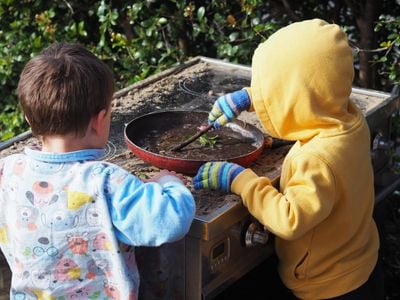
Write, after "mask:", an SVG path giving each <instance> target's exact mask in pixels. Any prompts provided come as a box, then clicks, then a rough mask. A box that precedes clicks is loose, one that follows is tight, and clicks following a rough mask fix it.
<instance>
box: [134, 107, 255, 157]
mask: <svg viewBox="0 0 400 300" xmlns="http://www.w3.org/2000/svg"><path fill="white" fill-rule="evenodd" d="M207 116H208V112H203V111H195V112H193V111H190V112H188V111H164V112H158V113H152V114H148V115H145V116H142V117H139V118H137V119H135V120H133V121H132V122H131V123H129V124H128V125H127V128H126V134H127V138H128V139H129V140H130V141H131V142H132V143H133V144H135V145H136V146H137V147H139V148H141V149H143V150H146V151H149V152H152V153H155V154H157V155H162V156H165V157H171V158H180V159H190V160H202V161H206V160H229V159H232V158H235V157H240V156H245V155H247V154H249V153H252V152H254V151H256V150H257V149H258V148H259V147H261V146H262V143H263V135H262V133H261V132H259V131H258V129H257V128H255V127H253V126H252V125H249V124H243V123H242V122H240V121H235V122H232V123H229V125H228V126H224V127H223V128H221V129H215V130H212V131H209V132H207V133H206V134H205V135H203V136H202V138H199V139H197V140H196V141H194V142H193V143H191V144H189V145H187V146H186V147H184V148H183V149H181V150H179V151H171V150H170V149H171V148H172V147H173V146H175V145H177V144H180V143H182V142H183V141H184V140H186V139H187V138H189V137H191V136H192V135H194V134H196V133H197V132H198V131H199V129H198V127H199V126H200V125H204V124H207Z"/></svg>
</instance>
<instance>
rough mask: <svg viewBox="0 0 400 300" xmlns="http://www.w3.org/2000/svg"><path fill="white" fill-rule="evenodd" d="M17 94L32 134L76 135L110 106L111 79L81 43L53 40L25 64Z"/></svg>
mask: <svg viewBox="0 0 400 300" xmlns="http://www.w3.org/2000/svg"><path fill="white" fill-rule="evenodd" d="M17 93H18V98H19V101H20V104H21V106H22V109H23V111H24V113H25V115H26V117H27V119H28V121H29V123H30V125H31V128H32V132H33V134H35V135H39V136H44V135H53V134H68V133H75V134H78V135H79V134H84V132H85V131H86V129H87V126H88V125H89V122H90V119H91V117H93V116H95V115H96V114H97V113H99V112H100V111H101V110H102V109H109V107H110V102H111V100H112V96H113V93H114V78H113V74H112V72H111V70H110V69H109V68H108V66H107V65H106V64H105V63H103V62H102V61H100V60H99V59H98V58H97V57H96V56H95V55H94V54H93V53H92V52H90V51H89V50H87V49H86V48H85V47H83V46H82V45H78V44H66V43H55V44H53V45H51V46H50V47H49V48H47V49H45V50H44V51H42V52H41V53H40V54H39V55H38V56H36V57H34V58H32V59H31V60H30V61H29V62H28V63H27V64H26V65H25V67H24V69H23V70H22V73H21V76H20V80H19V83H18V88H17Z"/></svg>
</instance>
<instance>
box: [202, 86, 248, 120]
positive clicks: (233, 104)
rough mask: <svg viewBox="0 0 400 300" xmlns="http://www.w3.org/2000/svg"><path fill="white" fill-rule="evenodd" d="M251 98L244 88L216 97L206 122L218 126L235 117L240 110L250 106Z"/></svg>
mask: <svg viewBox="0 0 400 300" xmlns="http://www.w3.org/2000/svg"><path fill="white" fill-rule="evenodd" d="M250 104H251V100H250V97H249V94H248V93H247V91H246V90H245V89H242V90H238V91H236V92H232V93H229V94H226V95H223V96H220V97H218V99H217V100H216V101H215V103H214V105H213V107H212V109H211V112H210V113H209V114H208V123H209V124H211V123H213V122H214V128H220V127H221V126H224V125H225V124H226V123H228V122H230V121H232V120H233V119H235V118H236V117H237V116H238V115H239V114H240V113H241V112H242V111H244V110H248V109H249V108H250Z"/></svg>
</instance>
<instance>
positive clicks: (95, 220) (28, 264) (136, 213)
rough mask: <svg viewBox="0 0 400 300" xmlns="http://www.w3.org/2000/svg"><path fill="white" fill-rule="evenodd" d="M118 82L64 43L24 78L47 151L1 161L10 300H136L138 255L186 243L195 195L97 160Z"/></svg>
mask: <svg viewBox="0 0 400 300" xmlns="http://www.w3.org/2000/svg"><path fill="white" fill-rule="evenodd" d="M113 93H114V79H113V75H112V73H111V71H110V70H109V68H108V67H107V66H106V65H105V64H104V63H102V62H101V61H100V60H99V59H97V58H96V56H95V55H94V54H92V53H91V52H90V51H88V50H87V49H85V48H84V47H82V46H79V45H70V44H64V43H56V44H54V45H52V46H50V47H49V48H48V49H47V50H45V51H43V52H42V53H41V54H40V55H38V56H37V57H35V58H33V59H31V60H30V61H29V62H28V63H27V64H26V66H25V68H24V70H23V71H22V74H21V78H20V81H19V84H18V96H19V100H20V103H21V106H22V109H23V111H24V113H25V115H26V119H27V121H28V122H29V124H30V126H31V128H32V132H33V134H34V135H36V136H38V137H39V138H40V140H41V142H42V148H41V149H40V150H39V149H30V148H26V149H25V152H24V153H20V154H15V155H10V156H8V157H6V158H2V159H1V160H0V232H1V234H0V246H1V250H2V252H3V253H4V255H5V257H6V258H7V262H8V264H9V266H10V268H11V270H12V285H11V291H10V298H11V299H137V296H138V288H139V274H138V269H137V266H136V262H135V257H134V253H133V252H126V251H123V249H122V248H126V247H122V244H121V245H120V242H122V243H123V244H127V245H133V246H159V245H161V244H163V243H167V242H173V241H176V240H179V239H181V238H182V237H184V235H185V234H186V233H187V232H188V230H189V227H190V225H191V222H192V220H193V217H194V211H195V204H194V200H193V196H192V194H191V193H190V191H189V190H188V189H187V188H186V187H185V185H184V182H183V181H182V180H181V179H182V178H183V177H181V176H180V175H179V176H178V175H177V174H175V173H173V172H168V171H162V172H160V174H158V175H157V176H155V177H154V178H152V179H151V180H149V182H146V183H144V182H142V181H141V180H139V179H138V178H137V177H135V176H133V175H132V174H130V173H129V172H128V171H126V170H124V169H122V168H120V167H118V166H116V165H113V164H110V163H105V162H101V161H98V160H97V159H98V158H100V157H101V155H102V154H103V149H104V147H105V145H106V143H107V140H108V135H109V128H110V116H111V100H112V96H113Z"/></svg>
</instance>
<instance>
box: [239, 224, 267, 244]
mask: <svg viewBox="0 0 400 300" xmlns="http://www.w3.org/2000/svg"><path fill="white" fill-rule="evenodd" d="M268 238H269V233H268V231H265V230H264V229H260V227H259V226H258V225H257V224H256V223H254V222H253V223H250V225H249V227H248V228H247V230H246V234H245V238H244V241H245V245H246V247H247V248H250V247H254V246H257V245H265V244H266V243H267V242H268Z"/></svg>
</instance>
